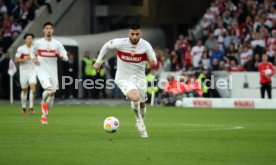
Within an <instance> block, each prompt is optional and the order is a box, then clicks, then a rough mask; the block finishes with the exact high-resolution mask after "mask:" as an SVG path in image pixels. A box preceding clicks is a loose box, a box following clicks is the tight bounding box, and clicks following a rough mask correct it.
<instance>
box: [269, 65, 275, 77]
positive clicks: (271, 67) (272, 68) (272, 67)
mask: <svg viewBox="0 0 276 165" xmlns="http://www.w3.org/2000/svg"><path fill="white" fill-rule="evenodd" d="M270 69H271V71H272V73H271V77H272V76H273V75H274V74H275V68H274V66H273V64H272V63H271V65H270Z"/></svg>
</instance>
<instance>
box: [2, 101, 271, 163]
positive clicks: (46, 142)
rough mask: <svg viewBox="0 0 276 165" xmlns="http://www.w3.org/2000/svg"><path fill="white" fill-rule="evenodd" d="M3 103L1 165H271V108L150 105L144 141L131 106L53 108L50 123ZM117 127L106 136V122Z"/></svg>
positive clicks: (37, 115) (38, 112) (17, 107)
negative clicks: (115, 120)
mask: <svg viewBox="0 0 276 165" xmlns="http://www.w3.org/2000/svg"><path fill="white" fill-rule="evenodd" d="M36 109H37V114H36V115H34V116H31V115H27V116H21V115H20V107H19V106H18V105H16V106H9V105H0V164H1V165H14V164H20V165H24V164H26V165H27V164H28V165H31V164H34V165H36V164H40V165H44V164H51V165H57V164H66V165H75V164H81V165H85V164H87V165H88V164H89V165H91V164H95V165H101V164H103V165H108V164H112V165H115V164H118V165H123V164H127V165H132V164H137V165H138V164H139V165H141V164H142V165H143V164H150V165H152V164H153V165H155V164H156V165H163V164H168V165H178V164H195V165H198V164H212V165H214V164H219V165H221V164H223V165H224V164H235V165H236V164H250V165H253V164H260V165H263V164H266V165H269V164H274V163H275V162H276V151H275V148H276V111H274V110H241V109H239V110H238V109H223V110H222V109H188V108H185V109H184V108H175V107H148V114H147V116H146V125H147V128H148V132H149V135H150V138H148V139H141V138H140V137H139V134H138V132H137V130H136V128H135V127H134V125H135V120H134V114H133V112H131V110H129V107H124V106H119V107H109V106H60V105H59V106H55V107H54V109H53V111H51V112H50V114H49V118H48V125H41V124H40V121H39V118H40V117H39V114H40V111H38V109H39V107H36ZM111 115H113V116H116V117H117V118H118V119H119V120H120V129H119V131H118V132H117V133H115V134H108V133H106V132H104V130H103V128H102V125H103V120H104V118H105V117H108V116H111Z"/></svg>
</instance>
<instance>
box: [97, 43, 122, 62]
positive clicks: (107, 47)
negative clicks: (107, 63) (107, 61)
mask: <svg viewBox="0 0 276 165" xmlns="http://www.w3.org/2000/svg"><path fill="white" fill-rule="evenodd" d="M120 43H121V40H120V39H118V38H116V39H113V40H110V41H108V42H107V43H105V44H104V45H103V47H102V49H101V51H100V54H99V56H98V58H97V60H96V63H98V64H100V63H101V61H102V59H103V57H104V56H105V55H106V54H107V53H108V51H109V50H111V49H119V47H120Z"/></svg>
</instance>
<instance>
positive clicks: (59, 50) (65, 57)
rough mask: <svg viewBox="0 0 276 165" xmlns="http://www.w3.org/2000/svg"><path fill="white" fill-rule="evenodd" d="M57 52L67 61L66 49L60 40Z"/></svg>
mask: <svg viewBox="0 0 276 165" xmlns="http://www.w3.org/2000/svg"><path fill="white" fill-rule="evenodd" d="M58 52H59V53H60V58H61V59H62V60H63V61H68V56H67V51H66V50H65V48H64V46H63V45H62V43H61V42H58Z"/></svg>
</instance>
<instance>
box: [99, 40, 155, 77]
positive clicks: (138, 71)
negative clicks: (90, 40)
mask: <svg viewBox="0 0 276 165" xmlns="http://www.w3.org/2000/svg"><path fill="white" fill-rule="evenodd" d="M110 49H116V50H117V72H116V78H115V80H116V81H118V80H121V79H125V80H129V79H130V78H131V77H132V76H135V78H138V79H145V68H146V62H147V61H148V60H156V56H155V52H154V50H153V49H152V47H151V45H150V44H149V43H148V42H147V41H146V40H144V39H142V38H140V40H139V42H138V43H137V44H136V45H133V44H132V43H131V41H130V39H129V38H116V39H113V40H110V41H109V42H107V43H106V44H105V45H104V46H103V48H102V49H101V51H100V54H99V57H98V59H97V61H96V63H100V61H101V60H102V58H103V56H104V55H105V54H106V53H107V52H108V51H109V50H110Z"/></svg>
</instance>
